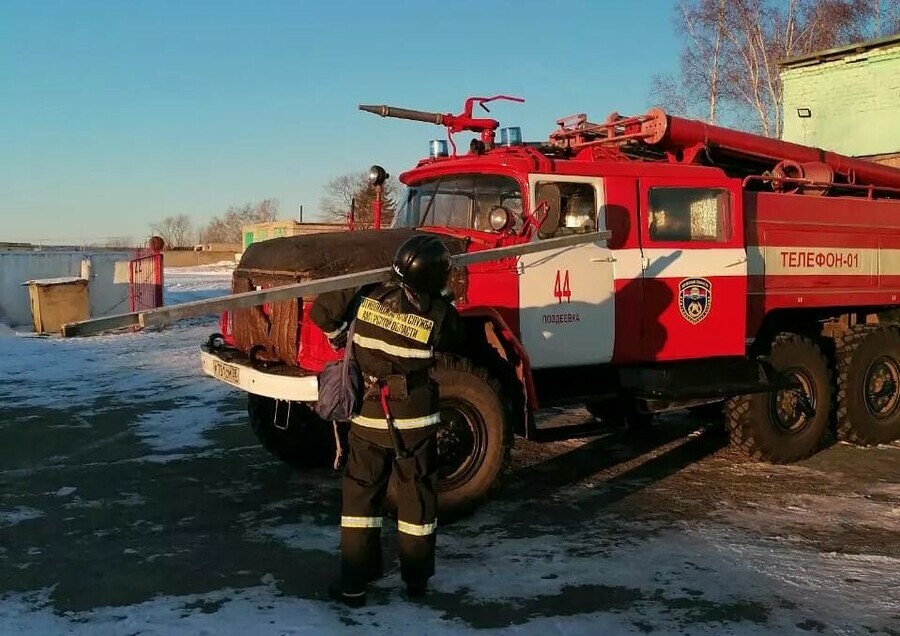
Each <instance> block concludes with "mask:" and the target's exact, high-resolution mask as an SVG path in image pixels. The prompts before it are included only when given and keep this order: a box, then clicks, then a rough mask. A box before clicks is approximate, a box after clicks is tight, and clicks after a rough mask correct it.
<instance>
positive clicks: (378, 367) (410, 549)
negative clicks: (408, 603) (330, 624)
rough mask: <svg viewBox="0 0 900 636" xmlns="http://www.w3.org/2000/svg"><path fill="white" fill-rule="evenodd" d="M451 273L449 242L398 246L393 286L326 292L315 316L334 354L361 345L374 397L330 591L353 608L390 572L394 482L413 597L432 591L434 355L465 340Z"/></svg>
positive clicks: (364, 415) (353, 428) (352, 438)
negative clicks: (451, 294)
mask: <svg viewBox="0 0 900 636" xmlns="http://www.w3.org/2000/svg"><path fill="white" fill-rule="evenodd" d="M449 273H450V254H449V252H448V250H447V248H446V246H445V245H444V244H443V242H442V241H441V240H440V239H439V238H437V237H436V236H433V235H428V234H418V235H416V236H414V237H412V238H410V239H408V240H407V241H406V242H404V243H403V245H401V246H400V248H399V249H398V250H397V252H396V255H395V257H394V261H393V265H392V268H391V274H392V276H391V279H390V280H389V281H387V282H385V283H383V284H381V285H378V286H375V287H374V288H372V287H371V286H370V287H368V288H363V289H362V290H360V291H359V292H358V293H356V294H354V293H353V292H352V291H351V292H343V293H342V292H335V293H333V294H327V295H326V294H323V295H322V296H320V297H319V298H318V299H317V301H316V303H315V304H314V306H313V309H312V313H311V315H310V317H311V319H312V320H313V321H314V322H315V323H316V324H317V325H318V326H319V327H320V328H321V329H322V330H323V331H324V332H325V333H326V335H327V336H328V337H329V340H330V342H331V343H332V347H333V348H340V347H342V346H344V344H345V343H346V346H352V347H354V354H355V355H356V360H357V362H358V363H359V366H360V369H361V371H362V373H363V378H364V385H365V399H364V400H363V403H362V407H361V409H360V414H359V415H358V416H357V417H354V418H353V419H352V420H351V424H350V433H349V436H348V445H349V457H348V459H347V464H346V466H345V467H344V476H343V497H342V499H343V501H342V510H341V578H340V580H339V581H338V582H336V583H334V584H332V586H331V588H330V589H329V592H330V595H331V596H332V598H334V599H335V600H339V601H341V602H343V603H345V604H347V605H350V606H352V607H359V606H362V605H364V604H365V600H366V587H367V584H368V583H369V582H371V581H374V580H376V579H378V578H380V577H381V576H382V575H383V569H382V557H381V525H382V506H383V502H384V498H385V494H386V492H387V489H388V482H389V480H394V483H395V485H396V489H395V492H396V497H397V529H398V543H399V552H400V569H401V576H402V578H403V581H404V583H405V584H406V592H407V596H408V597H409V598H416V597H419V596H421V595H423V594H424V593H425V590H426V586H427V581H428V579H429V578H430V577H431V576H432V575H433V574H434V548H435V530H436V527H437V518H436V512H437V510H436V509H437V491H436V471H437V436H436V433H437V427H438V423H439V422H440V414H439V412H438V390H437V385H436V383H435V382H434V381H433V380H432V379H431V378H430V375H429V372H430V370H431V369H432V368H433V366H434V364H435V359H434V352H435V351H441V350H443V351H451V350H453V349H456V347H458V346H459V344H460V343H461V342H462V337H463V336H462V326H461V325H462V323H461V321H460V319H459V314H458V313H457V312H456V309H455V308H454V307H453V305H452V304H451V302H450V301H449V299H448V298H447V297H446V296H445V293H446V291H445V290H446V287H447V283H448V278H449ZM354 296H355V300H354V298H353V297H354ZM348 315H349V316H350V317H355V318H356V323H355V326H354V334H353V339H352V342H346V339H347V333H348V331H349V330H348V323H349V320H348V319H347V316H348ZM388 418H390V421H389V419H388Z"/></svg>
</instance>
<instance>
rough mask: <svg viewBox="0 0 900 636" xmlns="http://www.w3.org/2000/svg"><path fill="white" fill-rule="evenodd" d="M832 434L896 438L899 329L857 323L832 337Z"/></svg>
mask: <svg viewBox="0 0 900 636" xmlns="http://www.w3.org/2000/svg"><path fill="white" fill-rule="evenodd" d="M835 350H836V354H837V356H836V358H837V380H838V381H837V391H838V393H837V434H838V438H839V439H841V440H844V441H847V442H850V443H852V444H858V445H860V446H874V445H877V444H885V443H888V442H892V441H894V440H896V439H900V331H898V330H897V328H896V327H871V326H861V327H856V328H854V329H851V330H849V331H847V332H844V333H843V334H840V335H839V336H837V337H836V338H835Z"/></svg>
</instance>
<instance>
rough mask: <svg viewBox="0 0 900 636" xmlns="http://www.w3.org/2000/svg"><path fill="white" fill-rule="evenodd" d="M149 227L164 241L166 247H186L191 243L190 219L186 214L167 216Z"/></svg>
mask: <svg viewBox="0 0 900 636" xmlns="http://www.w3.org/2000/svg"><path fill="white" fill-rule="evenodd" d="M150 229H151V231H152V232H153V233H154V234H156V235H157V236H159V237H160V238H161V239H162V240H164V241H165V242H166V246H167V247H187V246H188V245H190V244H191V242H190V236H191V219H190V217H188V216H187V215H186V214H179V215H178V216H167V217H166V218H164V219H163V220H162V221H160V222H159V223H154V224H153V225H151V226H150Z"/></svg>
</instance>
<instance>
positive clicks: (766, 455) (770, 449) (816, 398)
mask: <svg viewBox="0 0 900 636" xmlns="http://www.w3.org/2000/svg"><path fill="white" fill-rule="evenodd" d="M769 363H770V364H771V365H772V366H773V367H774V368H775V369H776V370H778V371H781V372H782V373H785V374H788V375H789V376H793V377H794V378H795V379H797V380H799V381H800V384H801V387H802V388H801V389H799V390H798V389H788V390H783V391H779V392H777V393H760V394H753V395H741V396H737V397H734V398H731V399H729V400H728V401H727V402H726V404H725V423H726V426H727V428H728V432H729V434H730V436H731V443H732V445H734V446H735V447H736V448H738V449H739V450H740V451H742V452H743V453H744V454H745V455H747V456H749V457H752V458H754V459H757V460H761V461H767V462H770V463H773V464H787V463H790V462H794V461H798V460H800V459H804V458H806V457H809V456H810V455H812V454H813V453H815V452H816V451H818V450H819V448H821V445H822V443H823V440H824V438H825V434H826V431H827V429H828V423H829V418H830V413H831V404H832V395H833V391H832V385H831V373H830V371H829V366H828V362H827V361H826V359H825V356H824V355H823V354H822V351H821V349H820V348H819V347H818V346H817V345H816V344H815V343H814V342H813V341H812V340H810V339H809V338H806V337H804V336H800V335H796V334H780V335H778V336H776V338H775V340H774V341H773V342H772V349H771V352H770V355H769ZM804 398H805V399H804ZM806 406H809V407H811V412H807V409H806V408H805V407H806Z"/></svg>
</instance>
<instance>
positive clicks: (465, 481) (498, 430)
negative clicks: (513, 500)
mask: <svg viewBox="0 0 900 636" xmlns="http://www.w3.org/2000/svg"><path fill="white" fill-rule="evenodd" d="M432 377H433V378H434V380H435V381H436V382H437V384H438V391H439V394H440V412H441V423H440V425H439V428H438V433H437V435H438V462H439V468H438V484H437V490H438V522H439V523H440V522H449V521H452V520H454V519H459V518H461V517H464V516H466V515H468V514H470V513H471V512H473V511H474V510H475V509H476V508H477V507H478V505H479V504H481V503H482V502H483V501H484V500H485V499H486V498H487V497H488V495H489V494H490V492H491V490H492V489H493V488H494V486H496V484H497V482H498V480H499V478H500V475H502V474H503V472H504V471H505V470H506V467H507V466H508V463H509V455H510V449H511V447H512V430H511V427H510V424H509V421H508V415H509V411H508V410H507V409H505V408H504V402H503V398H502V397H501V395H502V392H501V388H500V383H499V382H498V381H497V380H496V379H494V378H492V377H490V376H489V375H488V373H487V371H485V370H484V369H482V368H481V367H476V366H474V365H473V364H472V362H471V361H470V360H468V359H451V358H443V357H442V358H440V359H439V360H438V365H437V367H436V368H435V370H434V371H433V372H432ZM393 485H394V484H393V481H391V487H390V488H389V490H388V497H387V499H388V501H387V505H388V507H389V508H391V509H394V508H396V506H395V504H394V502H395V501H396V498H395V496H394V493H393Z"/></svg>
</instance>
